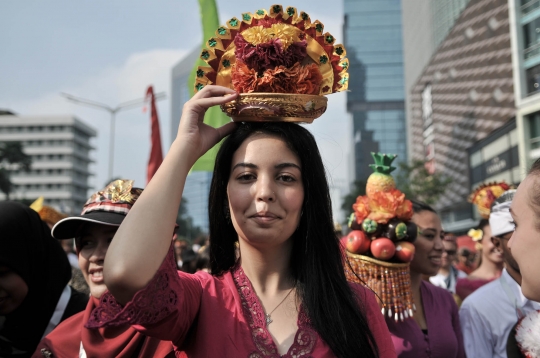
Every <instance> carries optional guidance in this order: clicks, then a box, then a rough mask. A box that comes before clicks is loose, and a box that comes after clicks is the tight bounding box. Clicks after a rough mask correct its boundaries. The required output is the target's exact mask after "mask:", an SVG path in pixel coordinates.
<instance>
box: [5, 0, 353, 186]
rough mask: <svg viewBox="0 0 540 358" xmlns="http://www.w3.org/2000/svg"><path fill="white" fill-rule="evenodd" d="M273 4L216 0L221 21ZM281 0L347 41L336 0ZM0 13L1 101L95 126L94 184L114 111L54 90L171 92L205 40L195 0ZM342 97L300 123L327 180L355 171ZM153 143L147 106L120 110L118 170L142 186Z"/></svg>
mask: <svg viewBox="0 0 540 358" xmlns="http://www.w3.org/2000/svg"><path fill="white" fill-rule="evenodd" d="M273 4H274V3H270V2H263V1H258V0H250V1H246V0H241V1H240V0H239V1H223V0H217V5H218V10H219V14H220V22H221V23H222V24H223V23H225V21H226V20H228V19H229V18H231V17H233V16H239V15H240V14H241V13H243V12H247V11H249V12H253V11H255V10H257V9H259V8H266V9H268V8H269V7H270V6H271V5H273ZM282 5H284V6H295V7H296V8H297V9H298V10H299V11H306V12H307V13H309V14H310V16H311V19H312V20H313V21H314V20H316V19H319V20H320V21H321V22H322V23H323V24H324V25H325V31H329V32H330V33H332V34H333V35H334V36H335V37H336V39H337V42H338V43H339V42H342V41H343V37H342V23H343V4H342V2H341V1H321V0H311V1H307V0H299V1H295V2H294V3H292V4H291V3H287V4H286V3H283V4H282ZM0 13H1V14H3V16H2V21H1V22H0V109H9V110H12V111H14V112H15V113H17V114H19V115H65V114H68V115H74V116H76V117H77V118H79V119H81V120H82V121H84V122H85V123H87V124H89V125H90V126H92V127H93V128H95V129H97V131H98V135H97V137H96V138H94V139H93V141H92V144H93V146H94V147H95V150H94V151H93V152H91V157H92V158H93V159H94V161H95V162H94V163H93V164H92V165H91V171H92V172H94V173H95V175H94V176H93V177H91V178H90V180H89V184H90V185H91V186H92V187H93V190H97V189H100V188H101V187H102V186H103V185H104V184H105V182H106V181H107V179H108V178H107V168H108V153H109V123H110V115H109V114H108V113H107V112H105V111H102V110H99V109H93V108H87V107H83V106H80V105H76V104H73V103H71V102H69V101H67V100H66V99H65V98H64V97H62V96H61V95H60V93H61V92H64V93H68V94H71V95H73V96H77V97H82V98H86V99H89V100H93V101H97V102H101V103H104V104H107V105H109V106H111V107H115V106H116V105H117V104H119V103H122V102H126V101H131V100H134V99H139V98H143V97H144V95H145V93H146V88H147V87H148V86H149V85H153V86H154V90H155V92H165V93H167V94H170V91H171V90H170V77H171V69H172V67H173V66H174V65H175V64H176V63H178V62H179V61H180V60H181V59H182V58H183V56H185V55H186V54H187V53H188V52H189V51H191V50H192V49H194V48H195V47H197V46H199V44H200V43H201V42H202V40H203V38H202V32H201V26H200V17H199V6H198V1H197V0H175V1H173V0H154V1H152V2H149V1H140V0H129V1H127V0H115V1H110V0H93V1H84V2H76V1H71V0H69V1H68V0H48V1H37V0H25V1H2V2H0ZM169 97H170V96H169ZM345 105H346V94H345V93H337V94H332V95H330V96H329V106H328V110H327V112H326V113H325V114H324V115H323V116H322V117H321V118H319V119H317V120H315V122H314V124H311V125H307V126H306V127H307V128H308V129H309V130H310V131H311V132H312V133H313V134H314V136H315V137H316V139H317V142H318V144H319V149H320V151H321V154H322V156H323V160H324V162H325V165H326V168H327V172H328V177H329V180H330V185H331V186H334V185H337V186H340V185H343V183H347V182H348V181H349V173H350V172H351V170H350V165H349V163H350V162H352V161H351V160H350V159H349V158H350V155H351V154H350V152H351V151H350V149H349V148H350V146H351V142H352V135H351V134H350V131H351V127H352V124H351V120H350V117H349V115H348V114H347V112H346V110H345ZM170 106H171V104H170V101H169V100H168V99H165V100H162V101H159V102H158V113H159V118H160V126H161V136H162V142H163V150H164V153H166V152H167V151H168V148H169V146H170V138H171V133H170V129H169V128H170V125H169V123H170V112H171V111H170ZM149 153H150V119H149V111H147V112H146V113H144V112H143V110H142V107H141V108H135V109H130V110H126V111H121V112H119V113H118V114H117V117H116V135H115V156H114V157H115V159H114V173H113V174H114V176H115V177H124V178H130V179H134V180H135V185H136V186H139V187H144V185H145V184H146V165H147V161H148V156H149Z"/></svg>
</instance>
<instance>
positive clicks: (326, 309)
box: [208, 122, 378, 357]
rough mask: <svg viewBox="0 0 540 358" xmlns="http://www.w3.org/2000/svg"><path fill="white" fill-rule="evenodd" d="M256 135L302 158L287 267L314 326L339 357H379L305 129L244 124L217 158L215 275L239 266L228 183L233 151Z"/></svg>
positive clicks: (212, 212)
mask: <svg viewBox="0 0 540 358" xmlns="http://www.w3.org/2000/svg"><path fill="white" fill-rule="evenodd" d="M256 134H265V135H271V136H275V137H277V138H280V139H281V140H283V141H284V142H285V143H286V144H287V146H288V148H289V149H290V150H291V151H292V152H294V153H295V154H296V155H297V156H298V158H299V159H300V165H301V168H302V183H303V186H304V203H303V206H302V210H303V214H302V215H301V217H300V223H299V226H298V229H297V230H296V231H295V233H294V234H293V235H292V237H291V240H293V247H292V252H291V259H290V264H289V267H290V269H291V274H292V276H293V278H294V280H295V282H296V290H297V292H298V295H299V296H300V298H301V301H302V305H303V308H304V310H305V312H306V314H307V315H308V317H309V319H310V321H311V324H312V326H313V327H314V328H315V330H316V331H317V332H318V333H319V335H320V337H321V338H322V339H323V340H324V341H325V342H326V343H327V344H328V346H329V347H330V349H331V350H332V351H333V352H334V354H335V355H336V356H338V357H357V356H358V355H359V354H361V355H362V356H364V357H377V356H378V349H377V345H376V343H375V340H374V338H373V335H372V334H371V331H370V329H369V326H368V323H367V319H366V315H365V314H364V313H363V311H362V310H361V307H360V306H359V303H360V304H361V302H360V301H359V298H358V297H356V295H355V294H354V293H353V291H352V290H351V287H350V286H349V284H348V283H347V280H346V278H345V272H344V269H343V256H342V252H341V249H340V246H339V241H338V238H337V236H336V235H335V233H334V224H333V222H332V205H331V201H330V195H329V189H328V183H327V181H326V174H325V169H324V165H323V163H322V159H321V156H320V153H319V150H318V148H317V144H316V143H315V139H314V138H313V136H312V135H311V134H310V133H309V132H308V131H307V130H306V129H304V128H303V127H301V126H299V125H296V124H292V123H277V124H276V123H253V122H252V123H243V124H240V125H239V126H238V128H237V129H236V130H235V131H234V132H233V133H232V134H231V135H230V136H229V137H228V138H227V139H226V140H225V141H224V142H223V144H222V146H221V148H220V150H219V152H218V154H217V157H216V163H215V167H214V175H213V178H212V184H211V186H210V195H209V205H208V211H209V223H210V267H211V271H212V274H214V275H221V274H223V273H225V272H226V271H228V270H230V269H231V268H233V267H234V265H235V264H236V260H237V258H236V254H235V242H236V241H237V240H238V234H237V233H236V231H235V229H234V227H233V225H232V223H231V222H230V220H228V219H227V218H226V215H225V207H226V205H228V199H227V184H228V181H229V176H230V172H231V162H232V157H233V155H234V153H235V152H236V150H237V149H238V148H239V147H240V146H241V144H242V143H243V142H244V141H245V140H246V139H247V138H249V137H250V136H252V135H256ZM364 307H365V306H362V308H364Z"/></svg>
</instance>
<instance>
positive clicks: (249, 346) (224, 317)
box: [87, 250, 396, 358]
mask: <svg viewBox="0 0 540 358" xmlns="http://www.w3.org/2000/svg"><path fill="white" fill-rule="evenodd" d="M353 287H354V289H355V290H356V292H357V294H358V296H359V298H360V299H361V302H362V303H363V305H364V310H365V312H366V316H367V319H368V323H369V326H370V328H371V330H372V333H373V336H374V337H375V341H376V343H377V345H378V348H379V353H380V357H384V358H386V357H395V356H396V355H395V352H394V347H393V344H392V340H391V338H390V333H389V331H388V328H387V326H386V323H385V322H384V318H383V317H382V315H381V313H380V310H379V307H378V305H377V303H376V301H375V296H374V295H373V294H372V293H371V292H370V291H368V290H366V289H365V288H363V287H361V286H358V285H354V286H353ZM125 323H130V324H132V325H133V326H134V328H135V329H137V330H139V331H140V332H142V333H144V334H146V335H148V336H152V337H156V338H159V339H161V340H167V341H172V342H173V344H174V346H175V349H176V350H178V351H182V352H183V356H188V357H191V356H193V357H250V358H260V357H261V358H262V357H286V358H293V357H294V358H300V357H333V356H334V355H333V354H332V352H331V351H330V348H329V347H328V345H327V344H326V343H325V342H324V341H323V340H322V339H320V338H319V335H318V334H317V332H316V331H315V330H314V329H313V328H311V326H310V324H309V320H308V317H307V316H306V314H305V313H304V311H303V310H302V309H300V313H299V315H298V331H297V332H296V336H295V339H294V342H293V344H292V346H291V347H290V348H289V350H288V352H287V354H285V355H283V356H280V355H279V353H278V350H277V348H276V345H275V344H274V341H273V340H272V336H271V335H270V333H269V332H268V329H267V327H266V321H265V315H264V310H263V308H262V307H261V303H260V301H259V299H258V297H257V295H256V293H255V291H254V290H253V287H252V286H251V282H250V281H249V279H248V278H247V276H246V275H245V274H244V271H243V270H242V268H241V267H236V268H235V269H233V270H232V271H231V272H227V273H226V274H224V275H223V276H221V277H216V276H212V275H210V274H208V273H206V272H198V273H196V274H194V275H191V274H186V273H184V272H180V271H177V270H176V265H175V263H174V257H173V253H172V250H171V251H170V252H169V254H168V255H167V257H166V259H165V260H164V262H163V264H162V265H161V267H160V269H159V271H158V272H157V273H156V275H155V276H154V278H153V279H152V280H151V281H150V283H149V284H148V285H147V286H146V287H145V288H144V289H142V290H141V291H139V292H137V294H135V296H134V297H133V300H132V301H131V302H129V303H128V304H127V305H126V306H125V307H121V306H120V305H119V304H118V303H117V302H116V300H115V299H114V297H113V296H112V295H111V294H110V293H109V292H107V293H105V294H104V295H103V296H102V298H101V302H100V305H99V306H98V307H97V308H96V309H95V310H94V311H93V312H92V315H91V317H90V319H89V321H88V323H87V327H88V328H98V327H104V326H117V325H122V324H125ZM360 353H361V352H359V354H360Z"/></svg>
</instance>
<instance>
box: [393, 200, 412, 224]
mask: <svg viewBox="0 0 540 358" xmlns="http://www.w3.org/2000/svg"><path fill="white" fill-rule="evenodd" d="M413 214H414V212H413V208H412V202H411V201H410V200H403V203H401V205H400V206H399V207H398V208H397V210H396V216H397V217H398V218H399V219H401V220H411V218H412V216H413Z"/></svg>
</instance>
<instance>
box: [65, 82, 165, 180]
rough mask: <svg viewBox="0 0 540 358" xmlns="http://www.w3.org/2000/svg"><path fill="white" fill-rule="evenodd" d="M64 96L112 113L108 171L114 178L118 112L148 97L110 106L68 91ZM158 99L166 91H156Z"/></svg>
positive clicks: (137, 105) (136, 104) (72, 100)
mask: <svg viewBox="0 0 540 358" xmlns="http://www.w3.org/2000/svg"><path fill="white" fill-rule="evenodd" d="M61 95H62V96H64V97H65V98H66V99H67V100H69V101H71V102H73V103H77V104H80V105H83V106H87V107H93V108H100V109H103V110H105V111H107V112H109V113H110V115H111V130H110V132H111V133H110V139H109V172H108V179H109V180H110V179H112V178H113V167H114V132H115V121H116V113H118V112H120V111H121V110H124V109H131V108H135V107H139V106H140V105H142V104H144V103H145V102H146V98H139V99H135V100H132V101H128V102H123V103H120V104H119V105H117V106H116V107H114V108H113V107H110V106H108V105H106V104H103V103H99V102H96V101H91V100H88V99H84V98H80V97H75V96H72V95H70V94H67V93H61ZM154 98H155V99H156V100H160V99H164V98H165V92H160V93H156V95H155V96H154Z"/></svg>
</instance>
